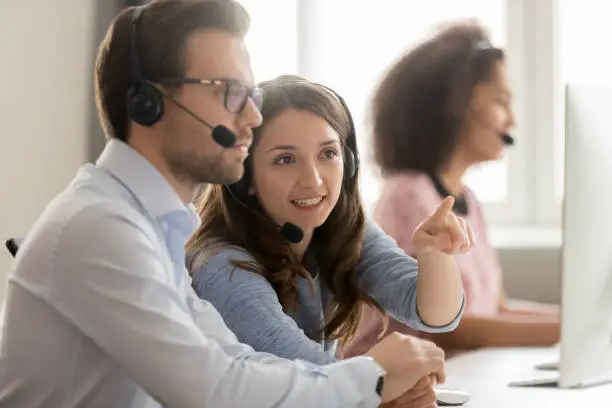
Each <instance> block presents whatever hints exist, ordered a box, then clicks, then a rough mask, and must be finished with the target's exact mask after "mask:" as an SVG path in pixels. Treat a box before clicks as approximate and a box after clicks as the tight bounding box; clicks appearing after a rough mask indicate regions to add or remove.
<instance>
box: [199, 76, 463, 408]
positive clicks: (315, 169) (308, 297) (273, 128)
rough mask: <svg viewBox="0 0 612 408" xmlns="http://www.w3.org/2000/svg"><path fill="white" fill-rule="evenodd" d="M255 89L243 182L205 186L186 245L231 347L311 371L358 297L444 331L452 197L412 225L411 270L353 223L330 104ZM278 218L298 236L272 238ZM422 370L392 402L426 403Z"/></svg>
mask: <svg viewBox="0 0 612 408" xmlns="http://www.w3.org/2000/svg"><path fill="white" fill-rule="evenodd" d="M260 86H261V88H263V90H264V92H265V94H264V99H263V105H262V108H261V113H262V117H263V124H262V126H261V127H259V128H257V129H254V135H253V146H252V148H251V154H250V155H249V159H248V161H247V162H246V163H245V176H244V178H243V180H242V181H241V182H240V183H238V184H237V185H234V186H229V187H228V186H210V187H209V188H208V190H207V191H206V192H205V193H204V195H203V197H202V199H201V200H200V202H199V203H198V210H199V214H200V216H201V218H202V225H201V227H200V228H199V230H198V231H197V232H196V234H194V236H193V238H192V239H191V241H190V242H189V243H188V254H189V258H190V265H189V269H190V270H191V272H192V276H193V286H194V288H195V289H196V292H197V293H198V295H199V296H200V297H201V298H203V299H205V300H207V301H209V302H210V303H212V305H213V306H214V307H215V308H216V309H217V310H218V311H219V313H220V314H221V316H222V317H223V319H224V321H225V323H226V324H227V325H228V327H229V328H230V329H231V330H232V331H233V332H234V333H235V334H236V336H237V337H238V339H239V340H240V341H241V342H243V343H246V344H249V345H251V346H252V347H253V348H254V349H255V350H258V351H264V352H269V353H272V354H275V355H278V356H282V357H286V358H293V359H302V360H306V361H309V362H311V363H315V364H328V363H331V362H333V361H335V360H336V355H337V353H336V344H337V339H344V338H347V337H350V336H351V335H352V334H353V333H354V331H355V329H356V327H357V323H358V321H359V317H360V307H361V302H362V301H363V302H365V303H367V304H371V305H372V306H373V307H377V308H380V309H381V310H385V311H386V312H388V313H391V314H392V315H394V316H395V317H396V318H397V319H398V320H400V321H402V322H403V323H404V324H407V325H409V326H411V327H413V328H415V329H418V330H423V331H427V332H441V331H447V330H452V329H453V328H455V327H456V326H457V324H458V320H459V316H460V315H461V310H462V301H463V290H462V288H461V279H460V277H459V273H458V271H457V266H456V263H455V259H454V255H453V254H454V253H458V252H462V251H467V250H468V249H469V248H470V246H471V241H470V236H471V230H470V229H469V227H468V226H467V225H466V224H465V223H464V222H463V221H462V219H461V218H458V217H456V216H454V215H453V214H452V211H451V208H452V205H453V199H452V198H449V199H447V200H446V201H442V200H441V201H440V205H439V208H438V209H437V210H436V211H434V213H433V215H432V216H431V217H430V218H429V219H428V220H427V221H425V222H424V223H423V224H422V225H421V226H420V227H419V228H418V229H417V232H416V233H415V235H414V239H413V245H414V246H415V248H416V249H418V251H417V252H416V258H417V259H418V261H419V263H418V265H417V262H416V261H415V259H413V258H411V257H409V256H407V255H406V254H405V253H404V252H403V251H402V250H401V249H399V248H398V247H397V245H396V244H395V243H394V242H393V240H392V239H390V238H389V237H388V236H387V235H386V234H385V233H384V232H382V230H381V229H380V228H378V227H377V226H376V225H375V224H373V223H372V222H370V221H368V220H367V219H366V218H365V216H364V211H363V208H362V205H361V201H360V197H359V186H358V183H357V179H358V166H357V163H358V152H357V143H356V139H355V133H354V125H353V124H352V120H351V119H350V113H349V112H348V109H346V106H345V105H344V104H343V102H342V101H341V100H340V99H339V97H338V96H337V95H336V94H335V93H333V92H332V91H331V90H329V89H328V88H326V87H323V86H321V85H317V84H313V83H311V82H309V81H307V80H305V79H303V78H300V77H295V76H283V77H279V78H277V79H275V80H272V81H268V82H265V83H263V84H261V85H260ZM287 222H290V223H293V224H295V225H297V226H299V227H300V228H301V230H302V231H303V236H302V237H301V239H300V240H294V241H298V242H293V243H291V242H289V241H288V239H287V238H286V237H283V235H282V234H280V233H279V227H278V226H280V225H283V224H285V223H287ZM294 238H295V237H294ZM417 269H418V277H417ZM417 308H418V312H417ZM414 341H415V342H416V343H415V347H419V348H420V347H425V348H426V349H427V350H429V349H431V351H427V353H429V354H430V355H432V356H434V357H435V356H436V355H437V354H436V353H438V352H441V350H440V349H439V348H437V349H436V348H433V349H432V348H431V347H432V346H433V343H431V342H429V341H427V342H425V343H420V342H421V341H422V340H420V339H415V340H414ZM432 353H433V354H432ZM442 358H443V357H442ZM428 360H429V357H427V358H426V360H425V361H428ZM420 364H421V363H420V362H419V361H415V367H414V369H415V373H417V372H418V371H420V370H419V369H418V366H419V365H420ZM431 373H434V374H435V373H439V372H434V371H431V372H428V373H426V375H424V376H421V377H418V378H415V384H416V382H417V381H419V380H420V383H419V384H418V385H417V386H416V387H414V389H413V390H412V392H409V395H405V396H403V397H401V401H400V402H401V406H406V407H415V408H417V407H428V406H432V404H435V399H434V397H435V396H434V394H433V388H432V387H433V382H432V378H431V376H429V375H428V374H431Z"/></svg>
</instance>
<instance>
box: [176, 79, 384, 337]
mask: <svg viewBox="0 0 612 408" xmlns="http://www.w3.org/2000/svg"><path fill="white" fill-rule="evenodd" d="M259 86H260V87H262V88H263V89H264V91H265V94H264V95H265V97H264V103H263V106H262V108H261V113H262V116H263V124H262V126H260V127H259V128H257V129H254V131H253V145H252V149H256V148H257V146H258V142H259V140H261V137H262V136H263V135H265V131H266V124H267V123H270V121H272V120H273V119H274V118H275V117H277V116H278V115H280V114H281V113H282V112H284V111H285V110H287V109H298V110H303V111H308V112H310V113H313V114H315V115H317V116H319V117H321V118H323V119H324V120H325V121H326V122H327V123H329V125H330V126H332V127H333V129H334V130H335V131H336V132H337V133H338V135H339V136H340V139H341V141H343V143H344V144H345V145H346V140H347V135H348V133H349V126H350V124H349V123H350V122H349V117H348V115H347V112H346V111H345V110H344V109H343V107H342V105H341V104H340V102H339V100H338V99H337V98H336V97H335V95H334V94H332V93H331V92H330V91H329V90H327V89H326V88H324V87H322V86H320V85H317V84H314V83H311V82H309V81H307V80H306V79H304V78H302V77H299V76H293V75H291V76H288V75H284V76H281V77H278V78H276V79H273V80H270V81H266V82H263V83H261V84H259ZM249 157H252V154H251V155H249ZM252 165H253V163H252V162H250V161H249V162H248V163H247V164H246V168H247V170H248V171H246V172H245V177H247V181H248V182H249V183H250V182H251V180H250V178H251V174H252ZM249 170H250V171H249ZM357 176H358V174H357V175H356V176H355V183H357V179H358V177H357ZM240 200H241V201H239V200H238V197H236V196H235V195H234V194H232V193H231V192H230V191H229V189H228V188H227V187H226V186H219V185H210V186H207V187H206V188H205V189H204V191H203V192H202V194H201V195H200V196H199V199H198V200H197V203H196V204H197V208H198V213H199V215H200V217H201V219H202V224H201V226H200V228H199V229H198V231H197V232H196V233H195V234H194V235H193V236H192V238H191V239H190V240H189V242H188V243H187V252H188V254H189V258H190V259H191V261H190V262H191V265H189V267H190V270H192V271H193V270H194V269H195V268H197V267H198V266H199V265H201V264H202V263H204V262H206V260H207V259H208V258H209V257H210V256H212V255H213V254H214V253H215V252H216V250H218V249H219V247H222V246H227V245H237V246H239V247H242V248H244V249H246V250H247V251H248V252H249V253H250V254H251V255H252V256H253V257H254V258H255V260H256V261H257V262H237V261H236V262H234V265H235V266H237V267H240V268H243V269H247V270H250V271H252V272H255V273H258V274H261V275H262V276H264V277H265V278H266V279H267V280H268V281H269V282H270V284H271V285H272V287H273V288H274V290H275V291H276V293H277V295H278V298H279V300H280V303H281V305H282V307H283V310H285V311H286V312H287V311H295V310H296V309H297V308H298V304H299V299H298V292H297V289H296V278H297V277H302V278H305V279H307V280H308V281H309V282H310V283H311V284H312V279H311V276H310V273H309V272H308V270H307V269H306V267H305V266H304V263H303V260H302V259H298V257H297V256H296V255H295V254H294V253H293V252H292V250H291V246H290V243H289V242H288V241H287V240H286V239H285V238H283V236H282V235H281V234H280V232H279V229H278V227H277V226H276V225H275V224H274V222H273V221H272V219H271V218H270V217H269V216H268V215H267V214H266V213H265V211H264V210H263V209H262V207H261V205H260V204H259V202H258V200H257V198H256V196H254V195H253V196H248V197H240ZM364 228H365V215H364V211H363V206H362V204H361V199H360V196H359V186H358V185H355V186H354V188H353V189H350V191H349V189H345V188H343V189H342V192H341V193H340V197H339V199H338V203H337V204H336V206H335V207H334V209H333V210H332V212H331V214H330V215H329V217H328V218H327V220H326V221H325V222H324V223H323V225H321V226H320V227H318V228H316V229H315V231H314V233H313V238H312V242H311V244H310V248H309V250H311V249H312V250H313V252H314V253H315V257H316V263H317V266H318V269H319V274H320V278H321V280H322V282H323V283H324V285H325V286H326V287H327V288H328V289H329V290H330V291H331V293H332V295H333V297H332V301H331V302H330V305H329V308H328V310H326V312H325V322H324V325H323V327H321V328H320V330H321V333H322V334H323V336H325V338H327V339H343V340H347V339H348V338H350V337H351V336H352V335H353V334H354V333H355V331H356V329H357V324H358V323H359V318H360V312H361V302H362V301H363V302H365V303H367V304H371V305H373V306H375V307H377V308H378V305H376V303H375V302H374V301H373V300H372V299H371V298H370V297H369V296H367V295H366V294H365V293H364V292H363V291H362V290H361V289H359V287H358V285H357V282H356V280H355V279H354V274H353V270H354V268H355V265H356V264H357V262H358V261H359V258H360V254H361V248H362V243H363V237H364Z"/></svg>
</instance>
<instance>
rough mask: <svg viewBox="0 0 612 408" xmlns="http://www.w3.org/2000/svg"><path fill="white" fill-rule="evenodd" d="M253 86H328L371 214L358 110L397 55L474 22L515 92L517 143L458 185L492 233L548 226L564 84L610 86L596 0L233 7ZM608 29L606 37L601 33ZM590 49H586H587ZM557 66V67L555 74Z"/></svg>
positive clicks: (376, 188) (293, 1) (557, 182)
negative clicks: (348, 129)
mask: <svg viewBox="0 0 612 408" xmlns="http://www.w3.org/2000/svg"><path fill="white" fill-rule="evenodd" d="M239 1H241V3H243V4H244V6H245V7H246V8H247V10H248V11H249V13H250V15H251V21H252V28H251V31H250V33H249V35H248V37H247V44H248V46H249V50H250V53H251V58H252V63H253V67H254V72H255V77H256V79H257V80H263V79H269V78H271V77H275V76H277V75H280V74H284V73H298V74H300V75H303V76H305V77H307V78H309V79H311V80H313V81H318V82H322V83H324V84H326V85H329V86H331V87H332V88H334V89H335V90H336V91H338V92H339V93H340V94H342V95H343V96H344V98H345V99H346V101H347V103H348V105H349V107H350V109H351V112H352V114H353V116H354V119H355V122H356V126H357V134H358V138H359V140H358V145H359V149H360V153H361V157H362V172H361V188H362V193H363V196H364V197H363V198H364V204H365V205H366V208H367V210H368V212H369V211H371V209H372V206H373V204H374V203H375V201H376V200H377V198H378V196H379V193H380V187H381V185H380V178H379V175H378V174H377V170H376V167H375V166H374V165H373V162H372V157H371V149H370V144H371V140H370V138H369V134H368V131H369V128H370V126H369V123H368V117H367V113H368V109H369V102H370V99H371V96H372V92H373V90H374V89H375V87H376V85H377V83H378V81H379V79H380V78H381V75H382V74H383V73H384V72H385V70H386V69H387V68H388V67H389V66H390V65H391V64H392V63H393V62H394V60H396V59H397V58H398V57H399V56H400V55H401V54H402V53H403V52H405V51H406V49H408V48H410V47H412V46H413V45H414V44H415V42H417V41H420V40H421V39H422V38H423V37H425V36H427V35H428V34H430V33H431V32H432V30H434V29H436V28H437V26H438V25H439V24H440V23H445V22H449V21H452V20H457V19H463V18H472V17H475V18H477V19H479V20H480V21H481V22H482V23H483V24H484V25H486V26H487V27H489V29H490V30H491V34H492V39H493V42H494V43H495V44H497V45H499V46H501V47H504V48H505V50H506V52H507V55H508V71H509V75H510V80H511V82H512V86H513V88H514V89H513V90H514V93H515V106H514V110H515V115H516V119H517V127H516V129H515V130H514V132H513V135H514V136H515V137H516V140H517V143H516V145H515V146H513V147H512V148H511V149H508V150H507V153H506V155H505V157H504V159H502V160H501V161H499V162H495V163H492V164H485V165H481V166H479V167H478V168H476V169H474V170H473V171H471V172H470V173H469V174H468V175H467V177H466V182H467V184H468V185H470V186H471V187H472V188H473V189H474V190H475V191H476V194H477V195H478V197H479V198H480V199H481V200H482V201H483V202H484V204H485V206H484V207H485V213H486V216H487V218H488V221H489V224H490V225H491V226H493V227H503V228H506V227H507V228H526V227H558V226H559V225H560V224H559V222H560V214H561V197H562V177H563V150H562V149H563V146H562V142H563V138H562V135H563V130H562V121H563V109H562V82H563V81H564V80H568V81H573V82H580V81H599V80H602V81H603V80H606V81H609V82H612V76H610V75H607V73H608V72H612V53H606V52H602V51H601V50H606V49H607V48H608V47H607V44H606V39H607V38H609V35H605V34H606V32H605V31H606V28H607V27H608V26H609V24H607V22H606V21H605V16H607V15H610V12H609V11H612V4H610V5H608V4H607V3H606V2H600V1H597V0H582V1H580V2H578V1H576V0H537V1H533V0H462V1H456V0H430V1H427V2H423V1H420V0H384V1H375V0H360V1H351V0H334V1H329V0H239ZM610 30H612V29H610ZM585 44H588V47H586V46H585ZM559 67H561V68H562V69H561V70H560V68H559Z"/></svg>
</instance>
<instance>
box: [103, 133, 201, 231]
mask: <svg viewBox="0 0 612 408" xmlns="http://www.w3.org/2000/svg"><path fill="white" fill-rule="evenodd" d="M96 165H97V166H98V167H101V168H103V169H105V170H106V171H108V172H109V173H111V174H112V175H113V176H114V177H116V178H117V179H118V180H119V181H120V182H122V183H123V184H124V185H125V186H126V187H127V188H128V189H129V190H130V191H131V192H132V194H133V195H134V196H135V197H136V198H137V199H138V201H140V203H141V204H142V206H143V207H144V209H145V210H146V211H147V212H148V213H149V214H150V215H151V217H153V218H155V219H158V220H159V219H164V218H167V216H168V215H169V214H177V213H182V214H185V215H186V216H187V217H188V218H187V220H186V221H188V222H187V223H188V224H189V225H185V224H184V222H179V224H183V225H181V226H180V227H181V228H180V229H189V230H191V231H185V232H188V233H189V234H191V233H193V232H194V231H195V230H196V228H197V227H198V225H199V223H200V217H199V216H198V214H197V213H196V211H195V207H194V206H193V204H191V203H190V204H188V205H185V204H183V202H182V201H181V199H180V198H179V196H178V194H176V192H175V191H174V189H173V188H172V187H171V186H170V184H169V183H168V181H167V180H166V178H165V177H164V176H163V175H162V174H161V173H160V172H159V170H157V169H156V168H155V167H154V166H153V165H152V164H151V163H150V162H149V161H148V160H147V159H145V158H144V157H143V156H141V155H140V153H138V152H137V151H136V150H134V149H133V148H132V147H131V146H129V145H128V144H127V143H124V142H122V141H120V140H117V139H111V140H109V141H108V143H107V144H106V146H105V148H104V151H103V152H102V154H101V155H100V157H99V158H98V160H97V162H96ZM181 218H182V217H181Z"/></svg>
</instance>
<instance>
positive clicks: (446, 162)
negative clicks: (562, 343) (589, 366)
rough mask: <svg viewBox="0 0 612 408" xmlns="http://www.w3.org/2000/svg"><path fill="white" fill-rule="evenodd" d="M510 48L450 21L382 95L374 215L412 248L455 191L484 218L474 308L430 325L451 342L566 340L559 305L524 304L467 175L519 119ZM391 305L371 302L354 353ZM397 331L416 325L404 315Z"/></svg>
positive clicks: (472, 255) (463, 265)
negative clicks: (506, 285) (513, 294)
mask: <svg viewBox="0 0 612 408" xmlns="http://www.w3.org/2000/svg"><path fill="white" fill-rule="evenodd" d="M511 101H512V91H511V89H510V85H509V83H508V77H507V72H506V61H505V55H504V51H503V50H501V49H499V48H496V47H493V46H492V45H491V43H490V41H489V38H488V36H487V33H486V32H485V30H484V29H483V28H482V27H480V26H479V25H478V24H477V23H476V22H466V23H459V24H455V25H452V26H450V27H447V28H446V29H445V30H444V31H442V32H440V33H439V34H437V35H436V36H434V37H433V38H431V39H429V40H428V41H425V42H423V43H422V44H420V45H419V46H417V47H416V48H415V49H413V50H412V51H411V52H409V53H408V54H406V55H405V56H404V57H403V58H401V59H400V60H399V61H398V62H397V63H396V64H395V65H394V66H393V67H392V68H391V69H390V70H389V72H388V73H387V75H386V77H385V78H384V79H383V80H382V82H381V83H380V85H379V88H378V89H377V92H376V94H375V97H374V101H373V116H372V119H373V133H374V149H375V157H376V160H377V163H378V165H379V166H380V167H381V170H382V172H383V175H384V177H385V180H384V187H383V191H382V194H381V197H380V199H379V201H378V203H377V206H376V208H375V211H374V219H375V221H377V223H378V224H379V225H380V226H381V228H382V229H383V230H384V231H385V232H386V233H387V234H389V235H390V236H391V237H393V238H394V239H395V240H396V242H397V244H398V246H399V247H400V248H402V249H403V250H404V251H405V252H406V253H407V254H409V255H414V254H415V248H414V246H413V244H412V233H413V231H414V230H415V228H416V227H417V226H418V225H419V223H421V222H422V221H423V220H424V219H426V218H427V217H428V216H429V215H430V214H431V213H432V212H434V211H435V210H436V208H437V207H438V206H439V205H440V203H441V202H442V200H443V199H444V198H445V197H447V196H448V195H452V196H453V197H454V198H455V204H454V208H453V211H454V213H455V214H456V215H457V216H461V217H465V219H466V220H467V221H468V223H469V224H470V225H471V226H472V227H473V228H474V232H475V238H476V239H475V243H474V247H473V248H472V249H471V250H470V252H469V253H466V254H461V255H458V256H457V264H458V265H459V269H460V272H461V277H462V280H463V287H464V290H465V294H466V309H465V314H464V316H463V318H462V320H461V323H460V324H459V327H458V328H457V329H456V330H454V331H450V332H445V333H438V334H425V333H421V334H420V335H421V336H426V337H428V338H431V339H432V340H434V341H435V342H436V343H437V344H438V345H440V346H441V347H443V348H444V349H446V350H447V351H448V350H455V349H472V348H478V347H486V346H539V345H552V344H554V343H556V342H557V341H558V340H559V316H558V310H557V309H555V308H554V307H550V306H545V305H537V304H524V305H523V307H521V308H515V307H513V306H512V304H511V302H510V301H509V300H508V299H507V297H506V295H505V292H504V289H503V286H502V271H501V267H500V264H499V260H498V257H497V254H496V252H495V250H494V249H493V248H492V247H491V245H490V243H489V241H488V240H487V225H486V222H485V219H484V216H483V211H482V207H481V204H480V203H479V202H478V200H477V198H476V196H475V195H474V192H473V191H471V190H470V189H469V188H468V187H467V186H465V184H464V183H463V178H464V175H465V174H466V172H467V171H468V170H469V169H470V168H471V167H473V166H475V165H478V164H480V163H484V162H488V161H492V160H497V159H499V158H500V156H501V154H502V152H503V148H504V145H505V144H511V142H512V139H511V138H510V137H509V136H508V132H509V131H510V129H512V127H513V126H514V115H513V113H512V108H511ZM381 330H383V315H382V314H381V313H380V311H378V310H375V309H373V308H365V310H364V312H363V315H362V321H361V323H360V327H359V329H358V333H357V335H356V336H355V337H354V341H353V342H352V343H351V344H350V345H349V346H348V348H347V355H355V354H360V353H362V352H363V350H365V349H367V348H368V347H370V346H371V345H373V344H374V343H375V342H376V341H377V340H378V339H379V338H380V334H381ZM389 331H401V332H404V333H412V334H416V333H415V331H413V330H410V329H409V328H408V327H407V326H406V325H404V324H402V323H401V322H399V321H398V320H396V319H391V321H390V324H389V326H388V328H387V332H389Z"/></svg>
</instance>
